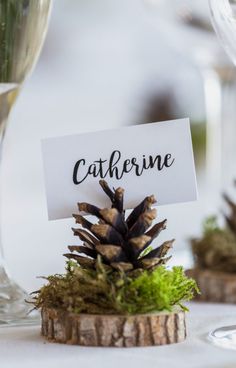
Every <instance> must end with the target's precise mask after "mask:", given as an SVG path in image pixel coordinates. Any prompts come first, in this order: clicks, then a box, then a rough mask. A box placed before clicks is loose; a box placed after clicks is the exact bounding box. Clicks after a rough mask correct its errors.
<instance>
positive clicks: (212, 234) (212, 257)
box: [192, 217, 236, 273]
mask: <svg viewBox="0 0 236 368" xmlns="http://www.w3.org/2000/svg"><path fill="white" fill-rule="evenodd" d="M192 250H193V255H194V259H195V264H196V266H197V267H200V268H207V269H211V270H215V271H223V272H229V273H230V272H231V273H232V272H236V237H235V235H234V234H233V233H232V232H231V231H230V229H228V228H220V227H219V225H218V223H217V218H216V217H210V218H208V219H206V221H205V222H204V225H203V236H202V238H201V239H193V240H192Z"/></svg>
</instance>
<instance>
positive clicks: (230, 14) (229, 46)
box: [209, 0, 236, 350]
mask: <svg viewBox="0 0 236 368" xmlns="http://www.w3.org/2000/svg"><path fill="white" fill-rule="evenodd" d="M209 5H210V9H211V19H212V23H213V26H214V28H215V31H216V33H217V35H218V36H219V38H220V40H221V43H222V45H223V46H224V48H225V50H226V52H227V53H228V55H229V56H230V57H231V59H232V60H233V62H234V64H235V65H236V1H235V0H209ZM234 139H235V138H234ZM231 161H232V164H234V166H235V157H231ZM209 338H210V340H211V341H212V342H213V343H214V344H216V345H218V346H221V347H224V348H228V349H234V350H236V325H235V326H224V327H220V328H218V329H216V330H214V331H212V332H211V333H210V334H209Z"/></svg>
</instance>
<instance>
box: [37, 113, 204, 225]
mask: <svg viewBox="0 0 236 368" xmlns="http://www.w3.org/2000/svg"><path fill="white" fill-rule="evenodd" d="M42 151H43V162H44V173H45V185H46V196H47V207H48V218H49V220H56V219H61V218H67V217H71V216H72V214H73V213H78V208H77V203H78V202H90V203H93V204H96V205H97V206H98V207H102V208H104V207H107V206H108V205H109V200H107V198H106V196H105V195H104V193H103V192H102V190H101V187H100V186H99V184H98V182H99V180H100V179H105V180H106V181H107V182H108V184H109V186H114V187H115V188H116V187H119V186H121V187H123V188H124V189H125V205H126V208H133V207H134V206H135V205H137V204H138V203H139V201H141V200H142V199H143V197H145V196H147V195H151V194H154V195H155V197H156V199H157V206H159V205H166V204H171V203H178V202H188V201H194V200H196V199H197V185H196V174H195V166H194V159H193V149H192V141H191V132H190V123H189V119H179V120H171V121H167V122H158V123H151V124H140V125H135V126H130V127H124V128H120V129H112V130H104V131H96V132H92V133H86V134H76V135H71V136H64V137H56V138H48V139H44V140H43V141H42Z"/></svg>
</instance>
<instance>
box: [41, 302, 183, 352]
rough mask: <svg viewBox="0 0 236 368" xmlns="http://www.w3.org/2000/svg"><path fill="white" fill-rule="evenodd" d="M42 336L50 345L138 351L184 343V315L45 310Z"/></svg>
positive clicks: (173, 313) (43, 311)
mask: <svg viewBox="0 0 236 368" xmlns="http://www.w3.org/2000/svg"><path fill="white" fill-rule="evenodd" d="M41 315H42V335H43V336H45V337H46V338H47V339H48V340H49V341H53V342H59V343H64V344H72V345H82V346H112V347H135V346H153V345H164V344H173V343H178V342H182V341H184V340H185V338H186V325H185V313H184V312H183V311H180V310H179V309H178V310H176V311H174V312H172V313H168V312H165V313H164V312H163V313H158V314H155V313H153V314H143V315H133V316H124V315H92V314H75V313H69V312H63V311H61V310H57V309H49V308H42V311H41Z"/></svg>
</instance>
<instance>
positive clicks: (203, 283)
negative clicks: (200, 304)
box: [186, 268, 236, 304]
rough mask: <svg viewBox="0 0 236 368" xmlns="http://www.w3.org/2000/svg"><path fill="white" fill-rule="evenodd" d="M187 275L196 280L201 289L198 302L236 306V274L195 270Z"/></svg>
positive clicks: (188, 271)
mask: <svg viewBox="0 0 236 368" xmlns="http://www.w3.org/2000/svg"><path fill="white" fill-rule="evenodd" d="M186 275H187V276H188V277H192V278H193V279H195V280H196V282H197V285H198V287H199V289H200V292H201V294H200V295H197V296H196V300H202V301H208V302H215V303H232V304H236V274H233V273H226V272H218V271H211V270H204V269H200V268H193V269H190V270H187V271H186Z"/></svg>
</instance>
